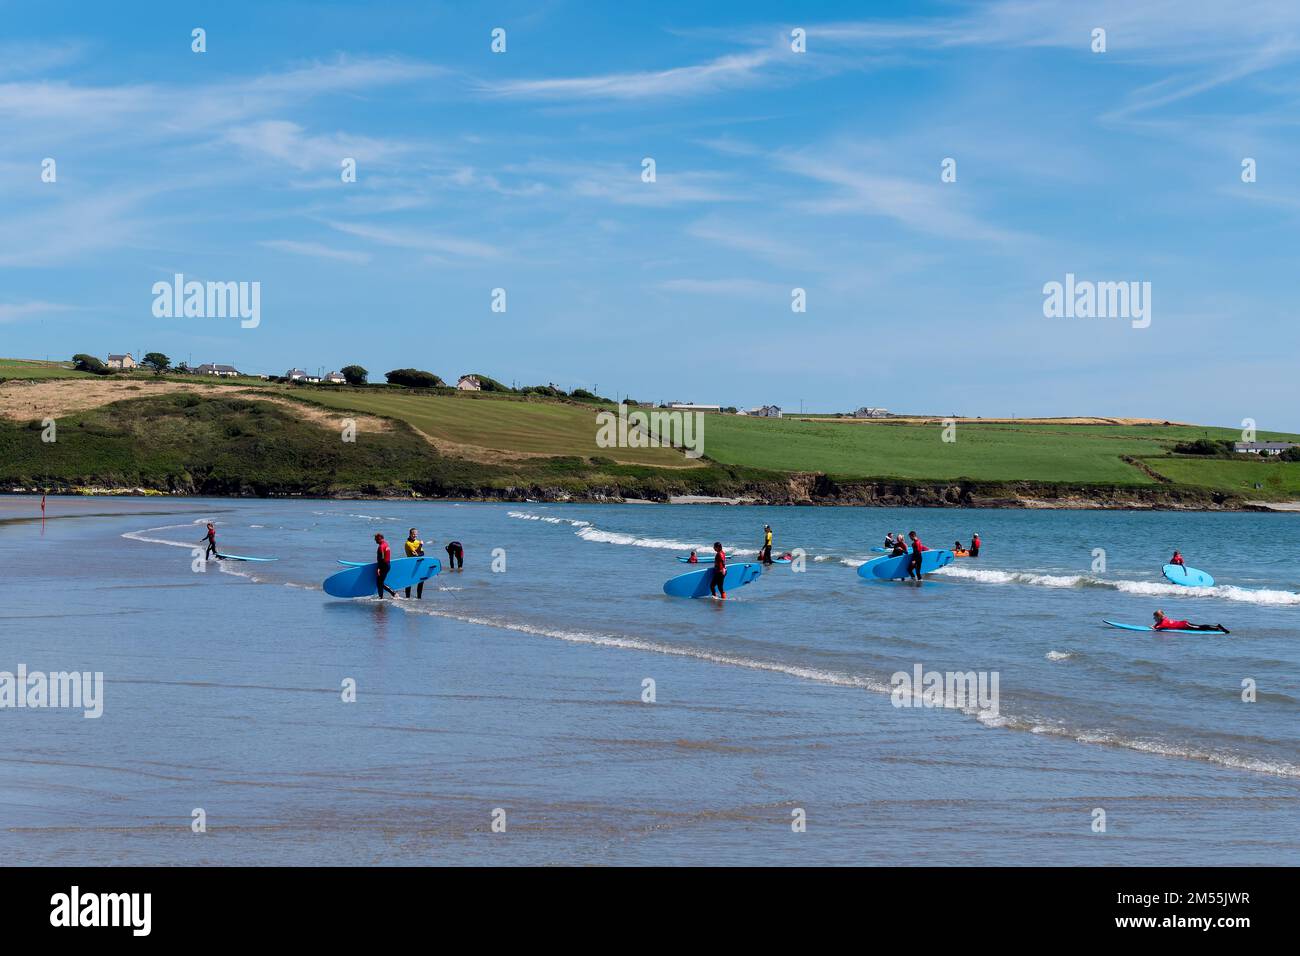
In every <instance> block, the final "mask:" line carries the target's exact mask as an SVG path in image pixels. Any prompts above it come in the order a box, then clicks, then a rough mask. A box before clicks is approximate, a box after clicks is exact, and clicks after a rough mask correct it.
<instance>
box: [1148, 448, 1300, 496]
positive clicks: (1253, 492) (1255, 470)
mask: <svg viewBox="0 0 1300 956" xmlns="http://www.w3.org/2000/svg"><path fill="white" fill-rule="evenodd" d="M1146 464H1147V466H1148V467H1150V468H1151V469H1153V470H1154V471H1156V472H1158V473H1159V474H1161V475H1164V476H1165V477H1166V478H1170V479H1172V480H1173V481H1176V482H1178V483H1179V484H1184V485H1200V486H1202V487H1204V488H1214V489H1216V490H1223V491H1232V492H1234V493H1236V494H1239V495H1241V496H1242V497H1244V498H1248V499H1249V498H1254V499H1259V500H1261V501H1283V500H1291V499H1296V498H1300V462H1295V461H1235V460H1229V459H1214V458H1211V459H1206V460H1197V459H1195V458H1158V459H1153V460H1151V461H1148V462H1147V463H1146ZM1256 484H1259V485H1261V486H1262V487H1260V488H1256V487H1255V485H1256Z"/></svg>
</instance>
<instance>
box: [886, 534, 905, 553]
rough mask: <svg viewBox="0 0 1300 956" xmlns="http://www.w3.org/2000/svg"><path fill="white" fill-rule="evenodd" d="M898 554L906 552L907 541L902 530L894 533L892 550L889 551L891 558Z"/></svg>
mask: <svg viewBox="0 0 1300 956" xmlns="http://www.w3.org/2000/svg"><path fill="white" fill-rule="evenodd" d="M900 554H907V543H906V540H905V539H904V538H903V532H901V531H900V532H898V534H896V535H894V550H893V551H891V552H889V556H890V557H891V558H896V557H898V556H899V555H900Z"/></svg>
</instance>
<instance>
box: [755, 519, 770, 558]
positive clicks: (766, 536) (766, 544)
mask: <svg viewBox="0 0 1300 956" xmlns="http://www.w3.org/2000/svg"><path fill="white" fill-rule="evenodd" d="M758 558H759V560H760V561H762V562H763V563H764V564H771V563H772V526H771V525H770V524H765V525H763V550H762V551H760V552H759V554H758Z"/></svg>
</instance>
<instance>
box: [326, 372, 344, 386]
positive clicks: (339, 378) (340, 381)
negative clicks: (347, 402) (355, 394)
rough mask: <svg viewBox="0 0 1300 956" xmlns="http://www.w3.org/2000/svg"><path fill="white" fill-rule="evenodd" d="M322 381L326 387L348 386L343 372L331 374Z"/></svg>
mask: <svg viewBox="0 0 1300 956" xmlns="http://www.w3.org/2000/svg"><path fill="white" fill-rule="evenodd" d="M322 381H324V383H325V384H326V385H346V384H347V383H348V380H347V379H346V378H345V377H344V375H343V373H342V372H330V373H329V374H328V375H326V376H325V378H324V379H322Z"/></svg>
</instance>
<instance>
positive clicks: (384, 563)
mask: <svg viewBox="0 0 1300 956" xmlns="http://www.w3.org/2000/svg"><path fill="white" fill-rule="evenodd" d="M375 544H376V545H377V547H376V548H375V564H377V565H379V567H377V568H376V569H375V590H376V592H377V593H378V595H379V598H380V600H383V597H384V592H385V591H387V592H388V593H389V594H390V595H392V596H393V597H397V592H396V591H394V590H393V589H392V588H390V587H389V586H388V585H387V584H385V583H384V579H385V578H386V577H388V570H389V568H391V567H392V565H393V549H392V548H390V547H389V546H388V542H387V541H385V540H384V536H383V535H382V534H377V535H375Z"/></svg>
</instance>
